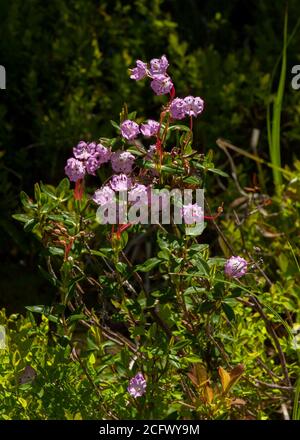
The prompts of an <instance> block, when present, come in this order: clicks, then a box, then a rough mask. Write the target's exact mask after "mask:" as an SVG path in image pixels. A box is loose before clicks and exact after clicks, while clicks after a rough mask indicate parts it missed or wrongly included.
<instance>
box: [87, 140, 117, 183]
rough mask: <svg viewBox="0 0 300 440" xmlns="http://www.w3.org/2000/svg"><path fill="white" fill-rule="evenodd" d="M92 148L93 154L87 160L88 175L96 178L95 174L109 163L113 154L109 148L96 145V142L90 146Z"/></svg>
mask: <svg viewBox="0 0 300 440" xmlns="http://www.w3.org/2000/svg"><path fill="white" fill-rule="evenodd" d="M89 145H90V146H92V147H91V148H90V151H92V154H91V155H90V156H89V157H88V158H87V160H86V163H85V166H86V171H87V172H88V174H92V175H93V176H95V172H96V170H97V169H98V168H100V166H101V165H102V164H103V163H106V162H108V161H109V159H110V156H111V152H110V150H109V149H108V148H106V147H104V145H102V144H98V145H96V144H95V143H94V142H93V143H92V144H89Z"/></svg>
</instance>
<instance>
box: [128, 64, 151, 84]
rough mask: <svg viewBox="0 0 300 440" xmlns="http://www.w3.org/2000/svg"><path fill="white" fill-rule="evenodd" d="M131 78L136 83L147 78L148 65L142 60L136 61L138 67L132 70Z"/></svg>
mask: <svg viewBox="0 0 300 440" xmlns="http://www.w3.org/2000/svg"><path fill="white" fill-rule="evenodd" d="M130 72H131V75H130V78H131V79H134V80H136V81H139V80H140V79H143V78H145V76H147V73H148V72H147V63H143V61H141V60H136V67H134V68H133V69H130Z"/></svg>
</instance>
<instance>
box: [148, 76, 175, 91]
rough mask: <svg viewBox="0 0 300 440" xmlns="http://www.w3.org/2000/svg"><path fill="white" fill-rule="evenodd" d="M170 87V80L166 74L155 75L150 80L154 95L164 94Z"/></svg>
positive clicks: (171, 84) (171, 85)
mask: <svg viewBox="0 0 300 440" xmlns="http://www.w3.org/2000/svg"><path fill="white" fill-rule="evenodd" d="M172 87H173V83H172V80H171V78H170V77H169V76H167V75H155V76H154V77H153V80H152V81H151V88H152V90H153V91H154V93H155V94H156V95H166V94H167V93H170V91H171V89H172Z"/></svg>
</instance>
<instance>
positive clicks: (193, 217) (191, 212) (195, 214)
mask: <svg viewBox="0 0 300 440" xmlns="http://www.w3.org/2000/svg"><path fill="white" fill-rule="evenodd" d="M181 213H182V216H183V218H184V221H185V223H186V224H187V225H191V224H193V223H200V222H202V221H203V219H204V212H203V209H202V208H201V206H199V205H197V203H194V204H192V203H189V204H188V205H183V207H182V209H181Z"/></svg>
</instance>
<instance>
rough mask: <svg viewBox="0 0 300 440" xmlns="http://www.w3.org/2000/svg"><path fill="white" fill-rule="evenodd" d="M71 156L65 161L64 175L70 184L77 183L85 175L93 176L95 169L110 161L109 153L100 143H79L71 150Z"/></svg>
mask: <svg viewBox="0 0 300 440" xmlns="http://www.w3.org/2000/svg"><path fill="white" fill-rule="evenodd" d="M73 155H74V157H70V158H69V159H68V160H67V164H66V166H65V173H66V175H67V176H68V177H69V179H70V180H71V182H77V180H79V179H83V177H84V176H85V174H86V173H88V174H91V175H93V176H94V175H95V172H96V171H97V169H98V168H99V167H100V166H101V165H102V164H103V163H106V162H108V161H109V160H110V156H111V152H110V150H109V149H108V148H106V147H104V145H102V144H100V143H99V144H96V143H95V142H90V143H87V142H84V141H80V142H79V143H78V144H77V145H76V147H74V148H73Z"/></svg>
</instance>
